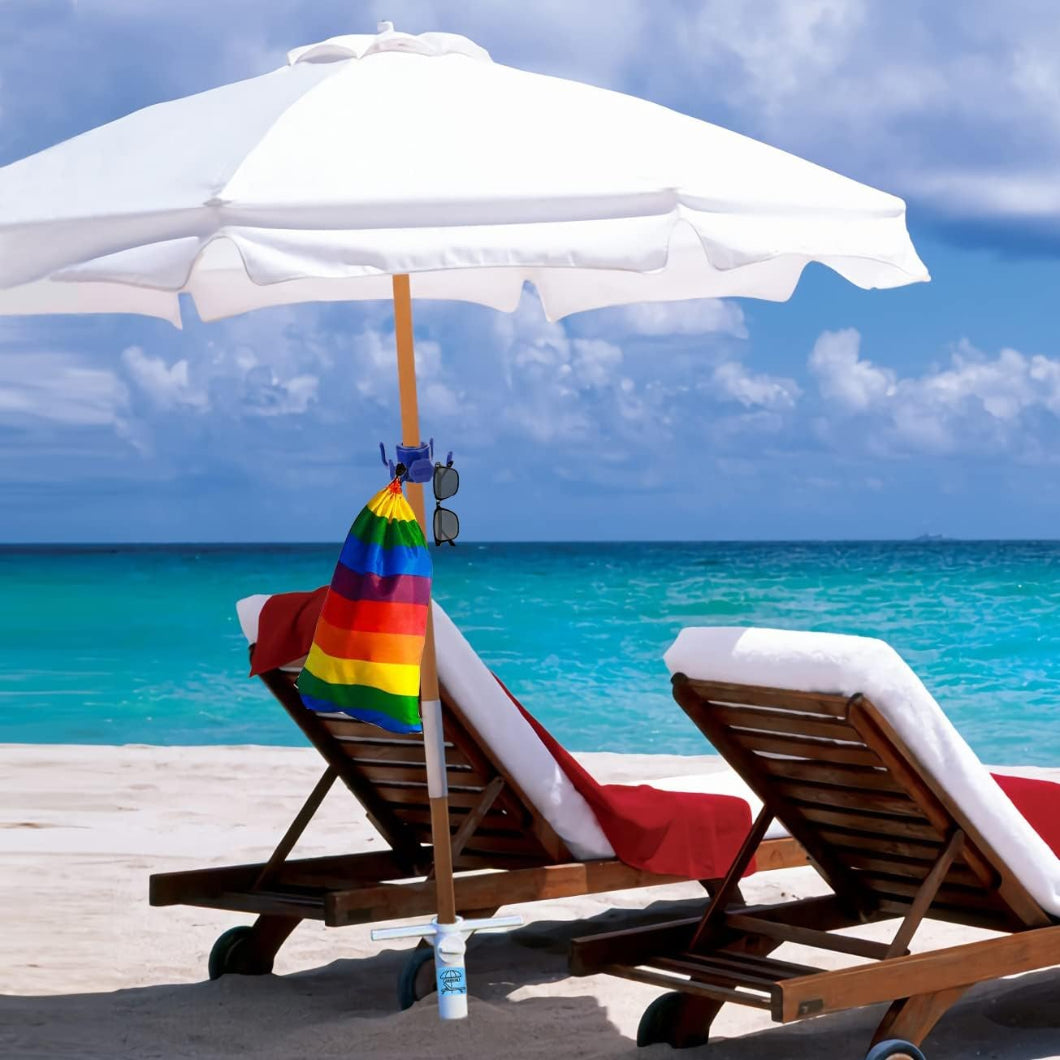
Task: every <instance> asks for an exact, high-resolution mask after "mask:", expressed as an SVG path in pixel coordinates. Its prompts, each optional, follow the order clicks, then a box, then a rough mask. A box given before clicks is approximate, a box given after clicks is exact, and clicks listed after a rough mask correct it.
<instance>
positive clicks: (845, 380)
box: [809, 328, 894, 411]
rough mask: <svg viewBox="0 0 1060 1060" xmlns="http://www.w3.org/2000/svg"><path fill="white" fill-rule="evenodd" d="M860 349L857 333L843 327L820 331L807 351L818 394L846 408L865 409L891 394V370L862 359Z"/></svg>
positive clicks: (892, 382)
mask: <svg viewBox="0 0 1060 1060" xmlns="http://www.w3.org/2000/svg"><path fill="white" fill-rule="evenodd" d="M860 348H861V334H860V332H858V331H857V330H856V329H855V328H844V329H843V330H842V331H825V332H823V333H822V334H821V335H820V336H819V337H818V339H817V341H816V342H815V343H814V347H813V352H812V353H811V354H810V361H809V365H810V371H811V372H813V374H814V375H815V376H816V377H817V385H818V387H819V388H820V391H821V395H822V396H823V397H824V398H826V399H828V400H832V401H835V402H836V403H838V405H839V406H840V407H841V408H843V409H845V410H850V411H857V410H861V409H867V408H869V407H871V406H872V405H875V404H877V403H878V402H879V401H881V400H883V399H884V398H886V397H888V396H889V395H891V394H893V393H894V373H893V372H891V371H890V370H888V369H886V368H877V367H876V366H875V365H874V364H873V363H872V362H871V361H863V360H861V359H860V356H859V351H860Z"/></svg>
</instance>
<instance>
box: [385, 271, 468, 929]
mask: <svg viewBox="0 0 1060 1060" xmlns="http://www.w3.org/2000/svg"><path fill="white" fill-rule="evenodd" d="M394 335H395V339H396V344H397V366H398V391H399V393H400V395H401V438H402V444H403V445H408V446H416V445H419V444H420V441H421V439H420V411H419V403H418V401H417V398H416V357H415V352H414V347H413V342H412V296H411V293H410V288H409V278H408V276H407V275H399V276H395V277H394ZM408 494H409V504H411V505H412V510H413V512H415V514H416V519H417V520H418V521H419V524H420V527H421V529H422V530H423V536H424V537H426V536H427V517H426V509H425V507H424V500H423V485H422V483H419V482H410V483H409V484H408ZM420 709H421V712H422V715H423V744H424V748H425V750H426V759H427V794H428V798H429V801H430V806H431V842H432V843H433V844H434V881H435V895H436V902H437V906H438V923H439V924H452V923H455V921H456V895H455V894H454V892H453V851H452V847H451V846H450V838H449V836H450V832H449V786H448V782H447V780H446V775H445V736H444V734H443V732H442V704H441V695H440V694H439V691H438V664H437V660H436V658H435V653H434V619H433V618H432V616H431V613H430V611H429V610H428V612H427V639H426V640H425V641H424V644H423V660H422V662H421V663H420Z"/></svg>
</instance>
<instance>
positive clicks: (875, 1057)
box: [865, 1038, 924, 1060]
mask: <svg viewBox="0 0 1060 1060" xmlns="http://www.w3.org/2000/svg"><path fill="white" fill-rule="evenodd" d="M892 1056H893V1057H895V1060H897V1058H898V1057H902V1060H905V1058H906V1057H908V1058H909V1060H924V1054H923V1053H922V1052H921V1051H920V1050H919V1049H918V1048H917V1047H916V1046H915V1045H914V1044H913V1043H912V1042H904V1041H902V1040H901V1039H900V1038H889V1039H888V1040H887V1041H885V1042H879V1043H877V1044H876V1045H874V1046H873V1047H872V1048H871V1049H870V1050H869V1051H868V1052H867V1053H866V1054H865V1060H887V1058H888V1057H892Z"/></svg>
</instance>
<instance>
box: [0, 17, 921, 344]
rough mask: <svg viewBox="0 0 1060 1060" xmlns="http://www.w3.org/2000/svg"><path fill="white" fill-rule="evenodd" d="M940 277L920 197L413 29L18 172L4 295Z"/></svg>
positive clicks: (59, 304) (0, 276)
mask: <svg viewBox="0 0 1060 1060" xmlns="http://www.w3.org/2000/svg"><path fill="white" fill-rule="evenodd" d="M811 261H818V262H821V263H823V264H825V265H827V266H829V267H831V268H832V269H834V270H835V271H836V272H838V273H840V274H841V275H842V276H845V277H846V278H847V279H848V280H850V281H852V282H853V283H855V284H857V285H858V286H860V287H866V288H868V287H895V286H899V285H901V284H907V283H911V282H914V281H918V280H926V279H927V278H928V276H927V271H926V270H925V268H924V266H923V264H922V263H921V261H920V259H919V258H918V257H917V254H916V251H915V250H914V249H913V245H912V243H911V242H910V239H909V236H908V234H907V232H906V227H905V204H904V203H903V202H902V200H901V199H898V198H896V197H894V196H892V195H888V194H886V193H884V192H880V191H876V190H874V189H872V188H869V187H867V186H865V185H863V184H859V183H857V182H856V181H853V180H849V179H847V178H845V177H842V176H839V175H837V174H835V173H832V172H830V171H829V170H826V169H823V168H821V167H820V166H817V165H814V164H812V163H810V162H807V161H804V160H803V159H800V158H797V157H795V156H793V155H790V154H787V153H785V152H784V151H780V150H777V149H776V148H773V147H769V146H767V145H765V144H762V143H759V142H757V141H755V140H752V139H749V138H747V137H745V136H741V135H739V134H737V133H733V132H730V131H728V130H726V129H722V128H719V127H718V126H715V125H711V124H709V123H707V122H704V121H699V120H697V119H695V118H691V117H688V116H686V115H682V114H678V113H676V112H674V111H671V110H668V109H666V108H664V107H660V106H657V105H655V104H652V103H648V102H645V101H644V100H641V99H636V98H634V97H631V96H626V95H623V94H621V93H618V92H611V91H607V90H604V89H600V88H594V87H591V86H588V85H584V84H581V83H578V82H574V81H568V80H563V79H560V78H555V77H547V76H544V75H541V74H534V73H527V72H525V71H521V70H516V69H513V68H511V67H507V66H503V65H501V64H499V63H495V62H493V61H492V60H491V59H490V57H489V55H488V53H487V52H486V51H484V50H483V49H482V48H480V47H478V46H477V45H475V44H473V43H472V42H471V41H469V40H467V39H466V38H464V37H460V36H455V35H452V34H446V33H426V34H422V35H420V36H411V35H408V34H404V33H396V32H394V31H393V30H391V29H389V28H385V29H384V30H383V31H382V32H380V33H379V34H377V35H373V36H366V35H362V36H343V37H335V38H332V39H331V40H328V41H324V42H322V43H319V44H314V45H310V46H308V47H305V48H298V49H296V50H294V51H292V52H291V53H290V55H289V58H288V64H287V65H286V66H284V67H281V68H280V69H278V70H274V71H273V72H272V73H269V74H264V75H262V76H260V77H255V78H251V79H249V80H246V81H240V82H237V83H235V84H231V85H226V86H223V87H221V88H216V89H213V90H211V91H208V92H203V93H201V94H199V95H195V96H191V97H188V98H185V99H179V100H174V101H172V102H168V103H161V104H158V105H156V106H152V107H148V108H146V109H144V110H141V111H137V112H136V113H134V114H130V115H128V116H127V117H124V118H121V119H119V120H117V121H114V122H111V123H110V124H108V125H105V126H102V127H100V128H97V129H94V130H92V131H91V132H88V133H85V134H84V135H81V136H78V137H75V138H74V139H72V140H68V141H66V142H64V143H62V144H59V145H58V146H56V147H52V148H50V149H48V150H45V151H42V152H40V153H39V154H36V155H33V156H31V157H29V158H26V159H23V160H21V161H18V162H15V163H13V164H11V165H8V166H6V167H4V168H2V169H0V288H6V290H0V313H53V312H78V313H80V312H133V313H143V314H148V315H152V316H158V317H163V318H165V319H168V320H171V321H172V322H173V323H176V324H179V320H180V307H179V299H178V295H179V294H180V293H182V292H183V293H188V294H190V295H191V296H192V297H193V298H194V300H195V303H196V306H197V309H198V311H199V314H200V316H201V317H203V318H204V319H208V320H210V319H217V318H221V317H227V316H231V315H233V314H237V313H242V312H245V311H247V310H250V309H255V308H259V307H262V306H269V305H277V304H284V303H292V302H303V301H332V300H348V299H374V298H388V297H390V293H391V281H390V277H391V276H392V275H394V274H403V273H408V274H411V278H412V279H411V293H412V296H413V297H418V298H446V299H458V300H463V301H471V302H478V303H481V304H483V305H487V306H492V307H494V308H496V309H506V310H512V309H514V308H515V306H516V305H517V304H518V301H519V297H520V294H521V291H522V288H523V285H524V283H525V282H527V281H529V282H531V283H533V284H534V286H535V287H536V288H537V291H538V294H539V295H540V297H541V300H542V303H543V305H544V308H545V311H546V313H547V315H548V316H549V317H550V318H552V319H556V318H559V317H562V316H564V315H566V314H568V313H573V312H576V311H580V310H586V309H592V308H597V307H601V306H607V305H616V304H622V303H628V302H639V301H660V300H674V299H686V298H701V297H724V296H732V295H740V296H750V297H757V298H766V299H773V300H783V299H786V298H788V297H789V296H790V295H791V293H792V291H793V290H794V287H795V285H796V283H797V281H798V278H799V275H800V273H801V271H802V269H803V268H804V267H805V265H806V264H807V263H808V262H811Z"/></svg>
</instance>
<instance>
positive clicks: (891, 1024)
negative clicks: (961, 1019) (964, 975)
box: [872, 986, 968, 1045]
mask: <svg viewBox="0 0 1060 1060" xmlns="http://www.w3.org/2000/svg"><path fill="white" fill-rule="evenodd" d="M967 989H968V986H954V987H950V989H949V990H939V991H937V992H936V993H934V994H915V995H914V996H913V997H904V998H900V999H899V1000H898V1001H895V1002H893V1003H892V1004H891V1007H890V1008H889V1009H888V1010H887V1012H886V1014H885V1015H884V1017H883V1019H882V1020H881V1021H880V1025H879V1026H878V1027H877V1028H876V1033H875V1034H874V1035H873V1036H872V1044H873V1045H875V1044H876V1043H877V1042H881V1041H885V1040H886V1039H888V1038H901V1039H903V1040H904V1041H907V1042H912V1043H913V1045H919V1044H920V1043H921V1042H922V1041H923V1040H924V1039H925V1038H926V1037H927V1036H928V1035H929V1034H930V1033H931V1029H932V1028H933V1027H934V1026H935V1024H936V1023H938V1021H939V1020H940V1019H941V1018H942V1016H943V1015H944V1014H945V1012H946V1010H947V1009H948V1008H949V1007H950V1006H951V1005H952V1004H954V1002H956V1001H957V1000H958V999H959V998H960V996H961V995H962V994H963V993H964V992H965V991H966V990H967Z"/></svg>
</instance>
